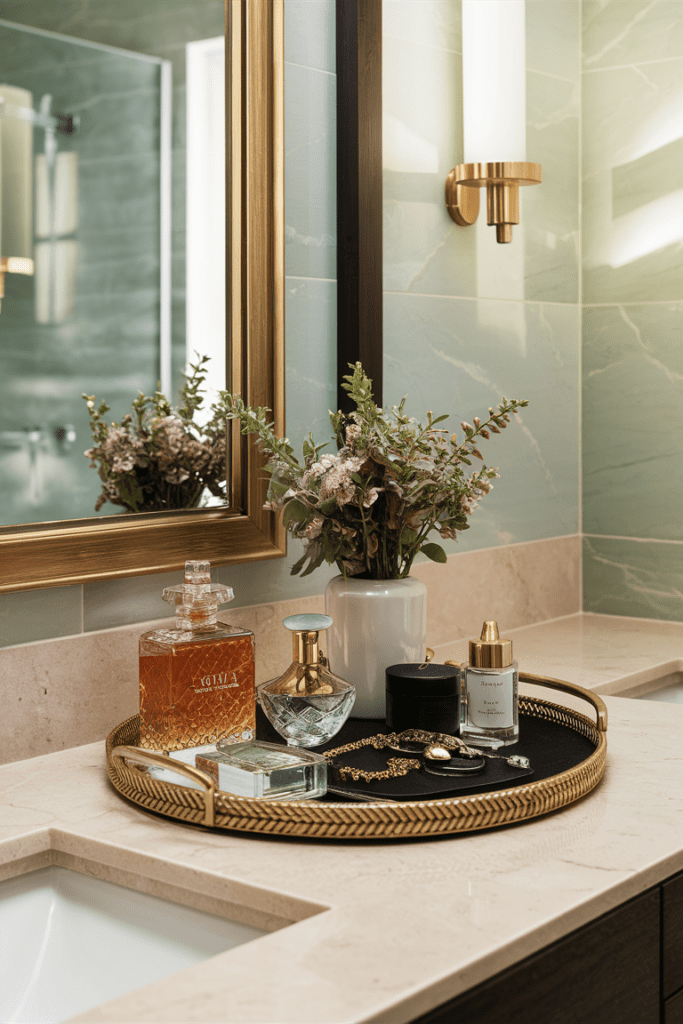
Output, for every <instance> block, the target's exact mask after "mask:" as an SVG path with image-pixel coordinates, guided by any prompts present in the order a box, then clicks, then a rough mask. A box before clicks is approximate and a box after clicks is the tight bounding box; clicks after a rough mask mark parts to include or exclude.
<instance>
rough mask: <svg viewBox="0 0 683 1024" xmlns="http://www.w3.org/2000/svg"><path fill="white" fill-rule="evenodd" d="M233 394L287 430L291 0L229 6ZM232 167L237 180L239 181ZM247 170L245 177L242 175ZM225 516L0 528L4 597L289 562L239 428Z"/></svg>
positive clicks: (253, 455) (200, 513) (232, 441)
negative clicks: (199, 561) (189, 562)
mask: <svg viewBox="0 0 683 1024" xmlns="http://www.w3.org/2000/svg"><path fill="white" fill-rule="evenodd" d="M225 13H226V76H225V77H226V122H227V130H226V149H227V153H226V172H227V190H226V197H227V204H226V205H227V224H226V227H227V233H226V244H227V254H228V259H227V270H226V277H227V281H226V285H227V327H228V330H227V336H228V359H227V365H228V377H229V379H228V381H227V387H228V389H229V390H232V391H234V392H236V393H238V394H241V395H242V396H243V397H244V399H245V401H246V402H247V403H248V404H250V405H265V406H268V407H269V408H270V409H272V410H273V421H274V424H275V428H276V430H277V432H278V433H280V434H282V433H284V425H285V401H284V369H285V368H284V39H283V34H284V17H283V15H284V0H269V2H268V3H264V2H263V0H225ZM230 168H236V169H237V170H238V173H236V174H231V173H230ZM240 172H241V173H240ZM229 429H230V436H229V444H228V448H229V460H228V462H229V466H228V487H229V491H228V493H229V495H230V502H229V504H228V505H227V506H226V507H224V508H210V509H203V510H195V511H182V510H181V511H176V512H170V513H148V514H146V515H144V514H143V515H121V516H117V515H112V516H108V517H106V518H92V519H79V520H71V521H69V522H66V523H31V524H29V525H27V526H12V527H4V528H0V593H5V592H9V591H14V590H31V589H35V588H38V587H50V586H67V585H72V584H80V583H86V582H91V581H94V580H106V579H116V578H119V577H122V576H137V575H145V574H147V573H158V572H167V571H172V570H176V569H180V568H182V566H183V565H184V563H185V559H186V558H188V557H192V558H205V559H209V560H210V561H213V562H214V563H216V564H218V565H227V564H230V563H233V562H251V561H259V560H262V559H266V558H277V557H281V556H282V555H284V554H285V552H286V534H285V530H284V527H283V526H282V523H281V522H280V521H279V517H278V518H277V519H276V517H275V516H274V514H273V513H272V512H266V511H264V510H263V507H262V506H263V503H264V501H265V498H266V491H267V480H266V478H265V477H264V475H263V474H262V473H260V472H259V470H260V469H261V467H262V466H263V459H262V458H261V457H260V456H259V453H258V451H257V449H256V447H255V445H254V443H253V440H252V439H251V438H245V437H242V436H241V434H240V433H239V429H238V428H237V427H236V426H235V424H234V423H231V424H230V428H229Z"/></svg>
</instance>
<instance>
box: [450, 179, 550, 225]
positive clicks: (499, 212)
mask: <svg viewBox="0 0 683 1024" xmlns="http://www.w3.org/2000/svg"><path fill="white" fill-rule="evenodd" d="M540 183H541V165H540V164H532V163H528V162H526V161H503V162H501V163H487V164H458V165H457V167H454V168H453V170H452V171H451V172H450V174H449V175H448V177H447V178H446V207H447V209H448V212H449V214H450V215H451V218H452V219H453V220H454V221H455V223H456V224H460V225H461V226H462V227H469V225H470V224H474V222H475V221H476V219H477V217H478V216H479V189H480V188H486V214H487V223H488V224H491V225H493V224H495V226H496V241H497V242H511V241H512V225H513V224H519V187H520V185H540Z"/></svg>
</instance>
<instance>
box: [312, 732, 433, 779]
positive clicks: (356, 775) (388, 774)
mask: <svg viewBox="0 0 683 1024" xmlns="http://www.w3.org/2000/svg"><path fill="white" fill-rule="evenodd" d="M397 740H398V737H397V735H396V733H389V735H388V736H385V735H384V734H383V733H379V734H378V735H377V736H366V737H365V739H362V740H356V741H355V743H347V744H346V745H345V746H343V747H336V748H335V749H334V750H326V751H325V752H324V754H323V756H324V757H325V759H326V761H327V764H328V766H329V767H330V768H334V769H335V771H336V772H338V774H339V775H340V776H341V778H342V779H345V778H346V777H347V776H350V777H351V779H353V781H354V782H358V780H359V779H362V780H363V782H374V780H375V779H398V778H400V777H401V776H402V775H407V774H408V772H411V771H413V770H414V769H416V768H417V769H419V767H420V762H419V761H417V760H414V757H415V756H419V755H413V757H411V756H410V754H409V755H408V757H392V758H390V759H389V761H387V767H386V768H385V769H384V770H383V771H377V772H370V771H366V770H365V769H364V768H353V767H351V766H350V765H338V764H335V763H334V758H335V757H338V756H339V754H348V753H349V751H351V750H360V749H361V747H374V748H375V750H383V749H384V748H385V747H389V749H390V750H395V749H396V747H395V746H393V745H392V744H393V742H395V741H397Z"/></svg>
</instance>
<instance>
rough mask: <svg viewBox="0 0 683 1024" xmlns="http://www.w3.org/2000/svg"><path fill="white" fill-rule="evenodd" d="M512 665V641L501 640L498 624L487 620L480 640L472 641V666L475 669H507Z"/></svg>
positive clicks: (493, 620) (492, 620)
mask: <svg viewBox="0 0 683 1024" xmlns="http://www.w3.org/2000/svg"><path fill="white" fill-rule="evenodd" d="M511 664H512V640H501V638H500V636H499V635H498V623H497V622H496V621H495V619H487V620H486V622H485V623H484V625H483V626H482V628H481V636H480V637H479V639H478V640H470V665H472V666H473V668H507V666H508V665H511Z"/></svg>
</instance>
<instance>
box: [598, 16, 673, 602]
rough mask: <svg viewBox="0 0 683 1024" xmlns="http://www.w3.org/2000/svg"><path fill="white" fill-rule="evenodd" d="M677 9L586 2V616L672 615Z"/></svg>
mask: <svg viewBox="0 0 683 1024" xmlns="http://www.w3.org/2000/svg"><path fill="white" fill-rule="evenodd" d="M682 155H683V4H681V3H680V2H678V0H670V2H669V0H662V2H659V0H655V2H645V0H619V2H613V0H608V2H605V0H588V2H584V5H583V299H584V303H585V306H584V317H583V325H584V357H583V472H584V478H583V479H584V485H583V529H584V533H585V535H586V537H585V541H584V605H585V608H586V609H587V610H589V611H598V612H607V613H613V614H625V615H638V616H645V617H649V618H666V619H677V620H681V619H683V597H682V596H681V595H682V593H683V567H682V564H681V563H682V562H683V525H682V517H681V508H682V504H683V475H682V474H681V468H680V467H681V455H682V453H683V357H682V356H681V351H682V349H683V345H682V342H683V273H682V271H683V246H682V245H681V242H682V241H683V227H682V226H681V225H682V224H683V217H682V214H683V170H682V168H683V162H682V160H681V156H682Z"/></svg>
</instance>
